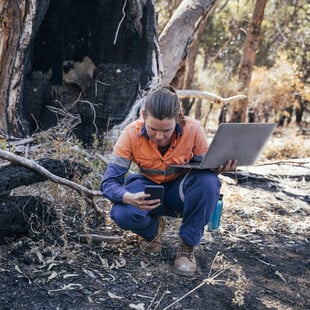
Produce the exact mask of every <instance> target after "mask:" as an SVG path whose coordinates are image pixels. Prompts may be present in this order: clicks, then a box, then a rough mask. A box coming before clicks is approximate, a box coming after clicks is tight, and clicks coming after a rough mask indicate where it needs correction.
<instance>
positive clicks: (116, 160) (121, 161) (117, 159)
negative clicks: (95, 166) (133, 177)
mask: <svg viewBox="0 0 310 310" xmlns="http://www.w3.org/2000/svg"><path fill="white" fill-rule="evenodd" d="M110 164H116V165H119V166H121V167H123V168H126V169H129V167H130V164H131V160H129V159H127V158H124V157H121V156H117V155H115V154H113V155H112V156H111V161H110Z"/></svg>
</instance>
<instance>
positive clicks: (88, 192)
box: [0, 150, 103, 215]
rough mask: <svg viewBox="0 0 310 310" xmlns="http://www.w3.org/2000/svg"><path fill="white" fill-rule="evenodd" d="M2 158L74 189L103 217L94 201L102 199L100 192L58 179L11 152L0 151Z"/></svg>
mask: <svg viewBox="0 0 310 310" xmlns="http://www.w3.org/2000/svg"><path fill="white" fill-rule="evenodd" d="M0 157H1V158H3V159H6V160H8V161H10V162H12V163H16V164H19V165H22V166H24V167H26V168H28V169H31V170H33V171H35V172H37V173H39V174H41V175H43V176H44V177H46V178H47V179H49V180H50V181H52V182H54V183H58V184H62V185H65V186H68V187H71V188H73V189H74V190H76V191H77V192H78V193H79V194H80V195H81V196H83V197H84V199H86V200H87V201H88V202H89V203H90V204H91V205H92V207H93V208H94V209H95V210H96V211H97V212H98V213H99V214H100V215H103V210H101V209H100V208H99V207H98V206H97V205H96V203H95V201H94V199H93V198H94V197H95V196H100V197H101V196H102V193H101V192H100V191H97V190H92V189H89V188H87V187H85V186H83V185H80V184H77V183H75V182H73V181H70V180H67V179H65V178H61V177H58V176H56V175H54V174H53V173H51V172H50V171H48V170H47V169H45V168H44V167H42V166H40V165H39V164H38V163H36V162H35V161H34V160H31V159H27V158H24V157H21V156H18V155H15V154H13V153H11V152H8V151H4V150H0Z"/></svg>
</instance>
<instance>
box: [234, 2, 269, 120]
mask: <svg viewBox="0 0 310 310" xmlns="http://www.w3.org/2000/svg"><path fill="white" fill-rule="evenodd" d="M267 1H268V0H256V1H255V6H254V11H253V16H252V19H251V22H250V24H249V27H248V29H247V36H246V40H245V44H244V49H243V57H242V60H241V63H240V67H239V78H238V79H239V83H240V92H242V93H243V94H247V93H248V88H249V85H250V82H251V77H252V72H253V68H254V63H255V56H256V53H257V50H258V48H259V42H260V29H261V24H262V21H263V19H264V11H265V6H266V4H267ZM247 106H248V101H247V100H241V101H239V102H236V103H234V104H233V105H232V114H231V119H230V121H231V122H244V121H245V120H246V110H247Z"/></svg>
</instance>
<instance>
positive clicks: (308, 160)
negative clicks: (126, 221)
mask: <svg viewBox="0 0 310 310" xmlns="http://www.w3.org/2000/svg"><path fill="white" fill-rule="evenodd" d="M280 164H285V165H286V164H298V165H301V164H302V165H304V164H310V158H297V159H295V160H293V159H288V160H276V161H270V162H266V163H261V164H257V165H256V166H268V165H280Z"/></svg>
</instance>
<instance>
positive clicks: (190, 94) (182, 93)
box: [177, 89, 247, 104]
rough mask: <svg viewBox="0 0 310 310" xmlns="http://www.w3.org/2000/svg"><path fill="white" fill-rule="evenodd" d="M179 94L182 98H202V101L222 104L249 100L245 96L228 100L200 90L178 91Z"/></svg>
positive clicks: (237, 96)
mask: <svg viewBox="0 0 310 310" xmlns="http://www.w3.org/2000/svg"><path fill="white" fill-rule="evenodd" d="M177 94H178V96H179V97H180V98H189V97H194V98H201V99H208V100H210V101H212V102H215V103H218V104H222V103H229V102H234V101H237V100H244V99H246V98H247V96H245V95H236V96H232V97H228V98H223V97H221V96H218V95H216V94H213V93H209V92H206V91H200V90H189V89H187V90H177Z"/></svg>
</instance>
